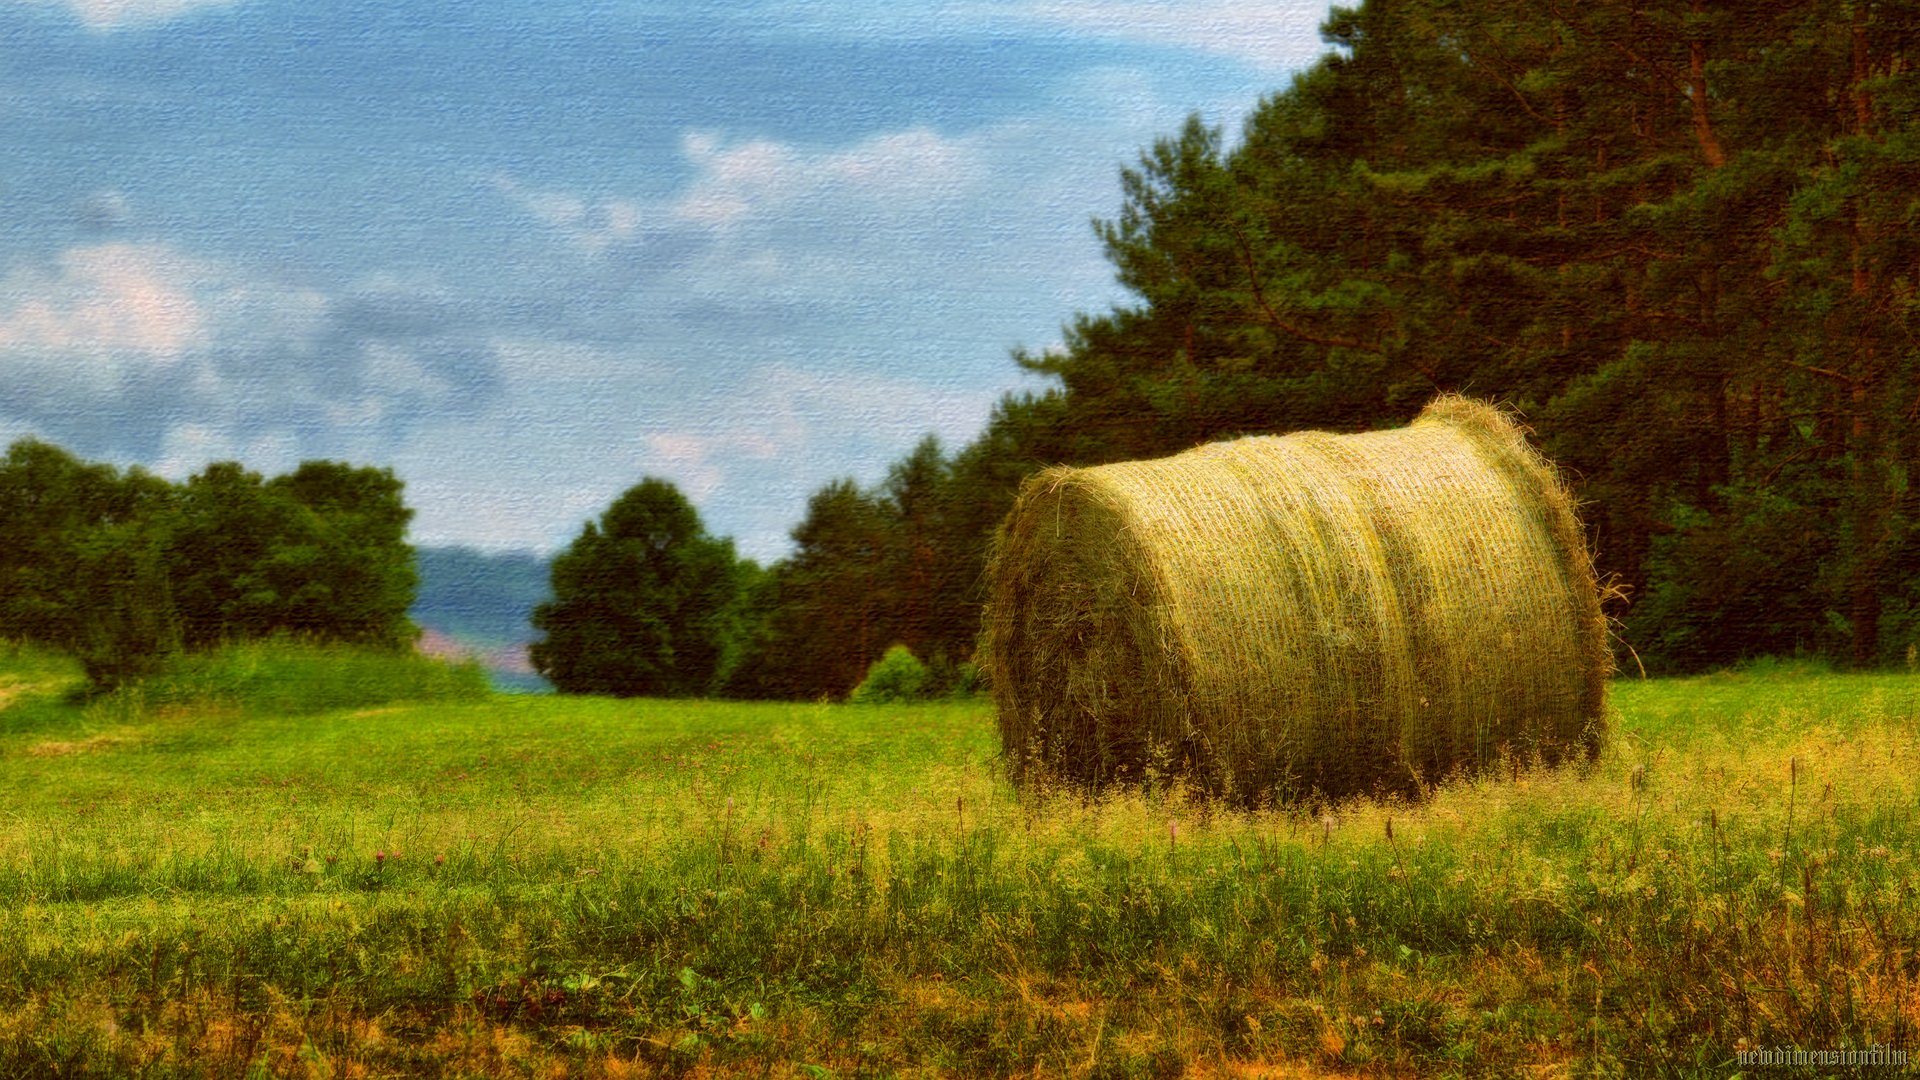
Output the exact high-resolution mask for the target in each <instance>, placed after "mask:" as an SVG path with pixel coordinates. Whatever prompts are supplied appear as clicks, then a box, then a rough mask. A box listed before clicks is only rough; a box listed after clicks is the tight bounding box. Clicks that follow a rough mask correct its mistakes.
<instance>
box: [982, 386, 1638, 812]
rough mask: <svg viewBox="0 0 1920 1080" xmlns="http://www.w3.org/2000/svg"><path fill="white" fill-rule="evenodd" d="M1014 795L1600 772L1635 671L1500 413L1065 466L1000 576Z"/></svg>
mask: <svg viewBox="0 0 1920 1080" xmlns="http://www.w3.org/2000/svg"><path fill="white" fill-rule="evenodd" d="M989 578H990V584H989V589H990V593H989V597H988V601H987V607H986V615H985V625H984V630H983V638H982V643H981V650H980V653H981V656H980V659H981V666H982V668H983V669H984V671H985V672H986V674H987V675H988V677H989V678H990V679H991V682H992V690H993V697H994V702H995V704H996V705H997V706H998V711H999V717H1000V734H1001V740H1002V744H1003V747H1004V750H1005V755H1006V759H1007V761H1008V764H1009V765H1010V767H1011V768H1012V770H1013V773H1014V776H1015V778H1016V780H1024V779H1027V778H1029V777H1032V776H1034V775H1036V774H1044V775H1047V776H1050V777H1053V778H1056V779H1059V780H1064V781H1067V782H1071V783H1076V784H1079V785H1083V786H1098V785H1102V784H1106V783H1109V782H1113V781H1121V782H1127V781H1135V780H1141V779H1145V778H1149V777H1153V776H1159V777H1163V778H1172V777H1175V776H1179V777H1184V778H1185V779H1186V780H1187V781H1188V782H1189V783H1191V784H1192V785H1193V786H1195V787H1198V788H1200V789H1201V790H1203V791H1206V792H1209V793H1212V794H1216V795H1223V796H1227V797H1230V798H1233V799H1235V800H1236V801H1240V802H1246V803H1254V802H1259V801H1263V800H1265V799H1268V798H1275V799H1280V800H1287V799H1292V798H1297V797H1301V796H1306V795H1309V794H1318V795H1321V796H1329V797H1339V796H1343V795H1348V794H1354V793H1362V792H1369V793H1379V792H1394V793H1403V794H1405V793H1413V792H1415V791H1417V790H1419V788H1420V787H1421V786H1422V785H1423V784H1427V783H1431V782H1433V781H1435V780H1438V779H1440V778H1442V777H1445V776H1447V775H1450V774H1453V773H1456V772H1464V771H1471V770H1472V769H1474V768H1476V767H1479V766H1482V765H1485V764H1487V763H1489V762H1491V761H1492V760H1494V759H1495V758H1497V757H1498V756H1500V755H1501V754H1503V753H1506V754H1513V755H1518V756H1527V757H1533V756H1538V757H1540V758H1542V759H1544V760H1546V761H1549V762H1555V761H1559V760H1561V759H1563V758H1565V757H1566V756H1567V755H1568V754H1569V753H1571V752H1574V751H1581V752H1585V753H1586V754H1588V755H1592V754H1595V753H1597V752H1598V749H1599V745H1600V740H1601V737H1602V723H1603V719H1604V715H1605V708H1606V680H1607V677H1608V675H1609V674H1610V673H1611V671H1612V660H1611V657H1610V655H1609V652H1608V649H1607V644H1606V624H1605V622H1604V619H1603V616H1602V615H1601V612H1600V600H1599V590H1598V589H1597V587H1596V585H1595V581H1594V575H1593V567H1592V563H1591V561H1590V559H1589V557H1588V554H1587V549H1586V544H1585V542H1584V539H1583V535H1582V532H1581V529H1580V525H1579V522H1578V520H1577V519H1576V518H1575V516H1574V511H1573V503H1572V500H1571V498H1570V496H1569V495H1568V493H1567V490H1566V488H1565V487H1564V486H1563V485H1562V484H1561V482H1560V480H1559V478H1558V476H1557V475H1556V473H1555V472H1554V469H1553V467H1552V466H1551V465H1550V464H1548V463H1547V462H1546V460H1545V459H1543V458H1542V457H1541V456H1540V455H1539V454H1538V453H1536V452H1535V451H1534V450H1533V448H1532V447H1531V446H1529V445H1528V444H1527V441H1526V437H1525V435H1524V434H1523V433H1522V432H1521V430H1520V429H1519V427H1517V426H1516V425H1515V424H1514V422H1513V421H1511V420H1510V419H1508V418H1507V416H1506V415H1505V414H1503V413H1502V412H1500V411H1499V410H1498V409H1496V408H1494V407H1492V406H1489V405H1485V404H1481V403H1479V402H1475V401H1470V400H1468V399H1466V398H1462V397H1457V396H1452V395H1449V396H1445V397H1441V398H1439V399H1437V400H1435V401H1434V402H1433V403H1432V404H1430V405H1428V406H1427V408H1426V409H1425V410H1424V411H1423V412H1422V413H1421V414H1420V416H1419V418H1418V419H1416V420H1415V421H1414V422H1413V424H1412V425H1410V426H1408V427H1405V428H1401V429H1397V430H1392V431H1374V432H1366V433H1363V434H1357V435H1330V434H1326V433H1324V432H1301V433H1298V434H1293V435H1287V436H1283V437H1272V436H1262V437H1255V438H1243V439H1236V440H1233V441H1229V442H1221V443H1214V444H1212V445H1209V446H1203V447H1200V448H1198V449H1195V450H1190V451H1188V452H1186V453H1183V454H1178V455H1176V456H1174V457H1169V458H1161V459H1157V460H1153V461H1130V462H1121V463H1118V464H1113V465H1101V466H1097V467H1094V468H1085V469H1077V468H1054V469H1049V470H1047V471H1045V472H1042V473H1040V474H1038V475H1036V476H1034V477H1032V478H1031V479H1029V480H1028V481H1027V482H1026V484H1025V485H1024V486H1023V487H1022V488H1021V492H1020V497H1019V499H1018V500H1017V501H1016V503H1015V504H1014V508H1013V510H1012V512H1011V513H1010V514H1009V515H1008V516H1007V520H1006V522H1005V523H1004V524H1003V525H1002V526H1001V531H1000V536H999V538H998V540H997V542H996V546H995V552H994V558H993V562H992V566H991V569H990V570H989Z"/></svg>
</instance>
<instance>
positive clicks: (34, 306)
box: [0, 244, 208, 385]
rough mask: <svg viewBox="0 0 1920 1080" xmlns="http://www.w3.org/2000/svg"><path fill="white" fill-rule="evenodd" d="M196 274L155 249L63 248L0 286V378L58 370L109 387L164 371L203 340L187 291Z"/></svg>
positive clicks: (198, 310)
mask: <svg viewBox="0 0 1920 1080" xmlns="http://www.w3.org/2000/svg"><path fill="white" fill-rule="evenodd" d="M200 273H201V270H200V268H199V267H198V266H197V265H195V264H194V263H193V262H191V261H189V260H187V259H184V258H182V257H181V256H179V255H178V254H176V253H175V252H173V251H171V250H169V249H167V248H165V247H160V246H157V245H139V244H96V245H90V246H83V247H73V248H68V249H67V250H66V251H63V252H61V253H60V255H59V256H58V257H57V258H56V259H55V260H54V261H53V265H51V266H49V265H46V264H44V263H43V264H40V265H31V264H29V265H24V266H17V267H15V268H14V269H13V270H12V271H11V272H9V273H8V274H7V275H6V276H5V278H3V279H0V374H4V373H5V371H6V370H7V369H8V368H14V369H18V368H20V367H22V366H28V365H32V366H51V365H52V361H53V360H55V359H56V358H57V361H58V363H57V366H58V367H59V368H60V369H61V370H62V372H63V374H64V375H65V377H66V378H67V379H75V378H78V379H80V380H83V381H86V382H89V383H92V384H94V385H109V384H111V383H113V382H115V381H117V379H118V378H119V377H120V376H122V375H125V374H127V373H129V372H130V371H131V370H135V369H138V368H144V367H152V366H156V365H169V364H172V363H174V362H175V361H177V360H179V359H180V357H181V356H182V355H183V354H185V353H186V352H187V351H188V350H190V349H192V348H194V347H196V346H199V345H202V344H204V343H205V342H206V340H207V337H208V327H207V314H206V312H205V310H204V309H203V307H202V305H201V303H200V301H199V300H198V299H197V298H196V296H195V294H194V291H193V285H194V282H195V280H196V279H197V277H198V276H199V275H200Z"/></svg>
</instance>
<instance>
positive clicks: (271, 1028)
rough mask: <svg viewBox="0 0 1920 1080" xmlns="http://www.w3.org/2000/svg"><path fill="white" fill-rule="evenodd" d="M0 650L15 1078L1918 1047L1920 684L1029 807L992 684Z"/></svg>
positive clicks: (8, 1009)
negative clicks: (981, 699)
mask: <svg viewBox="0 0 1920 1080" xmlns="http://www.w3.org/2000/svg"><path fill="white" fill-rule="evenodd" d="M0 671H5V672H10V673H11V674H9V675H0V682H6V683H7V684H8V686H9V688H10V690H11V695H12V696H11V699H10V704H9V705H8V707H6V708H5V710H4V711H0V1074H4V1075H47V1074H49V1073H50V1072H55V1071H61V1072H66V1073H69V1074H74V1075H80V1074H88V1073H92V1074H99V1075H124V1074H129V1073H138V1072H145V1073H146V1074H149V1075H200V1074H207V1075H232V1076H240V1075H246V1074H247V1073H248V1071H249V1069H251V1068H256V1067H265V1068H267V1069H269V1070H270V1071H271V1072H272V1073H273V1074H274V1075H286V1074H292V1075H303V1074H304V1075H314V1076H323V1075H326V1076H347V1075H391V1074H408V1075H411V1074H428V1075H435V1074H440V1075H473V1074H483V1075H561V1074H564V1073H571V1074H575V1075H626V1074H628V1073H642V1072H648V1071H655V1070H681V1069H691V1070H695V1071H715V1070H723V1071H733V1070H739V1071H747V1072H753V1073H761V1072H763V1071H769V1070H770V1071H771V1072H772V1073H773V1074H775V1075H787V1074H796V1073H800V1074H808V1075H819V1072H818V1070H817V1069H809V1068H807V1067H809V1066H820V1067H823V1068H825V1069H828V1070H832V1071H833V1072H835V1073H837V1074H840V1075H854V1074H859V1073H896V1072H927V1073H942V1072H944V1073H955V1074H985V1073H1006V1072H1035V1071H1037V1072H1040V1073H1044V1074H1059V1075H1099V1076H1114V1075H1172V1074H1174V1073H1176V1072H1178V1071H1180V1070H1181V1069H1182V1068H1185V1069H1187V1070H1188V1071H1194V1072H1202V1073H1246V1072H1254V1073H1259V1072H1261V1070H1262V1068H1263V1067H1270V1068H1272V1069H1275V1070H1277V1071H1280V1072H1299V1073H1301V1074H1311V1073H1313V1072H1314V1071H1315V1070H1321V1069H1330V1070H1348V1071H1360V1072H1371V1073H1380V1074H1407V1073H1414V1072H1418V1073H1421V1074H1431V1073H1445V1072H1449V1071H1451V1072H1457V1073H1460V1074H1485V1073H1515V1072H1521V1071H1524V1070H1525V1069H1526V1068H1527V1067H1529V1066H1534V1065H1546V1066H1550V1067H1552V1068H1551V1070H1550V1071H1553V1070H1561V1071H1572V1072H1580V1073H1585V1072H1587V1071H1588V1070H1589V1068H1590V1067H1591V1068H1592V1069H1593V1070H1594V1071H1598V1072H1602V1073H1608V1072H1615V1073H1626V1074H1636V1075H1637V1074H1645V1073H1648V1072H1682V1073H1684V1072H1699V1073H1717V1072H1719V1071H1720V1070H1721V1069H1723V1068H1725V1067H1726V1066H1727V1065H1728V1064H1729V1063H1730V1062H1731V1059H1732V1056H1733V1054H1734V1051H1735V1048H1736V1046H1737V1045H1738V1040H1740V1039H1743V1038H1745V1039H1748V1040H1750V1042H1751V1043H1753V1044H1757V1045H1762V1046H1769V1045H1781V1044H1797V1045H1799V1046H1802V1047H1831V1046H1837V1045H1841V1044H1844V1043H1848V1042H1851V1043H1854V1044H1857V1045H1866V1044H1869V1043H1873V1042H1879V1043H1895V1044H1899V1045H1903V1046H1907V1047H1908V1048H1910V1049H1920V1047H1913V1046H1912V1040H1913V1035H1914V1032H1915V1025H1916V1022H1917V1021H1920V985H1916V978H1917V974H1920V961H1917V960H1916V953H1915V948H1916V945H1920V903H1917V902H1916V899H1915V895H1914V877H1915V862H1914V859H1915V856H1916V854H1917V853H1920V845H1916V843H1915V841H1916V840H1917V839H1920V827H1916V825H1915V823H1914V820H1913V811H1914V809H1915V804H1916V799H1917V798H1920V777H1917V776H1916V773H1917V770H1916V764H1920V719H1917V718H1916V717H1917V716H1920V680H1913V679H1909V678H1906V677H1896V676H1844V677H1843V676H1830V675H1809V674H1797V673H1793V672H1771V673H1762V674H1751V675H1740V676H1720V677H1712V678H1706V679H1694V680H1684V681H1664V682H1651V683H1638V682H1634V683H1622V684H1620V685H1618V686H1617V687H1616V692H1615V703H1616V706H1617V708H1618V711H1619V713H1620V718H1621V719H1620V724H1619V730H1618V733H1617V737H1616V738H1615V740H1614V744H1613V746H1612V748H1611V749H1610V750H1609V752H1608V755H1607V757H1606V758H1605V759H1604V760H1603V762H1602V763H1601V765H1600V766H1599V768H1598V769H1597V770H1595V771H1593V772H1592V773H1591V774H1590V775H1586V776H1581V775H1576V774H1574V773H1564V774H1547V773H1540V772H1527V771H1522V772H1520V773H1519V774H1518V777H1517V779H1516V778H1515V777H1514V776H1513V775H1512V774H1505V775H1503V776H1502V777H1501V778H1500V779H1498V780H1487V781H1483V782H1478V783H1473V784H1461V785H1457V786H1454V787H1451V788H1449V789H1447V790H1445V791H1443V792H1441V793H1440V794H1439V795H1438V796H1437V797H1436V798H1435V799H1433V800H1432V801H1431V802H1429V803H1428V804H1426V805H1423V806H1421V807H1419V808H1399V809H1389V808H1384V807H1379V806H1375V805H1355V806H1349V807H1344V808H1341V809H1340V810H1338V811H1337V812H1336V813H1335V814H1333V815H1332V816H1331V819H1330V820H1322V819H1320V818H1318V817H1310V816H1306V815H1286V814H1267V815H1253V816H1242V815H1211V816H1210V815H1208V814H1207V813H1205V812H1204V809H1203V808H1202V807H1198V806H1193V805H1188V804H1186V803H1184V802H1183V801H1182V800H1180V799H1179V798H1178V797H1177V796H1148V797H1140V796H1133V797H1127V798H1118V799H1113V800H1108V801H1103V802H1099V803H1096V804H1093V805H1083V804H1082V803H1080V802H1079V801H1077V800H1072V799H1052V800H1043V801H1037V802H1036V801H1031V800H1030V801H1028V802H1026V803H1022V802H1020V801H1018V800H1016V799H1014V798H1013V796H1012V795H1011V793H1010V792H1009V791H1008V790H1007V789H1006V787H1005V786H1004V784H1003V783H1001V782H1000V781H999V780H998V779H997V776H996V773H995V770H994V764H993V755H994V751H995V746H994V742H993V736H992V723H991V715H990V713H989V711H988V707H987V706H985V705H983V704H982V705H974V704H959V705H929V706H921V707H915V708H853V707H845V706H815V705H799V706H796V705H739V704H716V703H659V702H637V703H618V702H610V701H597V700H579V699H556V698H528V697H501V698H495V699H492V700H487V701H481V702H471V703H443V704H432V705H416V706H397V707H380V708H372V709H364V710H358V711H346V712H336V713H329V714H322V715H318V716H306V717H296V718H284V717H273V716H259V715H247V714H245V713H244V712H238V711H235V710H231V709H228V710H214V711H212V712H210V713H209V712H206V711H196V710H192V709H175V710H174V711H171V712H169V711H166V710H161V711H160V712H159V713H158V714H157V715H154V714H149V713H142V712H134V711H130V710H127V709H124V708H122V709H118V710H117V711H116V709H115V708H113V707H95V708H94V709H92V710H82V709H78V708H75V707H72V706H68V705H63V704H60V703H59V702H58V701H57V700H55V699H54V698H53V697H51V696H49V695H50V694H51V693H52V692H53V691H54V690H55V689H57V684H58V682H59V681H60V679H61V678H63V677H64V676H63V675H62V674H61V673H60V670H59V668H58V666H57V665H54V664H52V663H51V662H48V661H45V660H44V659H36V658H32V657H19V656H16V657H14V658H13V659H12V660H11V661H8V660H6V659H5V658H4V656H0ZM1794 757H1797V758H1798V759H1799V762H1800V772H1799V773H1798V775H1797V778H1796V779H1795V780H1794V781H1792V782H1791V783H1790V780H1789V772H1790V766H1789V761H1790V759H1791V758H1794ZM1635 766H1643V767H1644V774H1643V775H1644V778H1645V783H1644V786H1643V787H1642V788H1640V789H1637V790H1636V788H1635V786H1634V784H1633V782H1632V777H1633V771H1632V770H1633V769H1634V767H1635ZM1790 806H1791V815H1792V822H1791V827H1790V828H1789V822H1788V817H1789V807H1790ZM1389 818H1390V819H1391V821H1392V839H1391V840H1389V839H1388V836H1387V832H1388V830H1387V824H1388V820H1389ZM380 853H386V856H387V857H386V858H384V859H380V858H378V857H377V856H378V855H379V854H380ZM395 853H397V854H395Z"/></svg>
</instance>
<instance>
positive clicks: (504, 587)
mask: <svg viewBox="0 0 1920 1080" xmlns="http://www.w3.org/2000/svg"><path fill="white" fill-rule="evenodd" d="M415 564H416V566H417V567H418V568H419V571H420V589H419V592H418V593H417V594H416V596H415V599H414V603H413V608H412V610H411V612H410V614H411V615H412V616H413V621H414V622H416V623H418V624H419V625H420V628H421V630H422V631H423V633H422V635H421V639H420V648H421V651H423V652H427V653H430V654H432V655H435V656H447V657H472V658H473V659H475V660H478V661H479V662H480V663H481V664H482V665H483V666H485V667H486V669H487V672H488V674H490V675H491V676H492V678H493V681H494V684H495V685H496V686H498V687H499V688H501V689H505V690H526V691H545V690H547V689H549V687H548V685H547V681H546V680H545V679H542V678H541V677H540V676H539V675H537V674H535V673H534V670H533V665H532V664H531V663H529V662H528V660H527V646H528V645H529V644H531V643H532V642H533V641H534V640H535V639H536V638H538V637H539V636H540V635H539V633H538V632H537V631H535V630H534V628H533V623H532V622H531V621H530V619H531V617H532V615H533V608H534V605H536V604H539V603H541V602H542V601H544V600H546V599H547V596H548V588H547V560H546V559H544V558H542V557H540V556H538V555H535V554H533V553H531V552H519V551H515V552H501V553H488V552H482V551H475V550H473V549H471V548H460V547H422V548H417V549H415Z"/></svg>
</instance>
